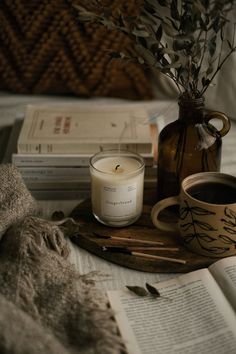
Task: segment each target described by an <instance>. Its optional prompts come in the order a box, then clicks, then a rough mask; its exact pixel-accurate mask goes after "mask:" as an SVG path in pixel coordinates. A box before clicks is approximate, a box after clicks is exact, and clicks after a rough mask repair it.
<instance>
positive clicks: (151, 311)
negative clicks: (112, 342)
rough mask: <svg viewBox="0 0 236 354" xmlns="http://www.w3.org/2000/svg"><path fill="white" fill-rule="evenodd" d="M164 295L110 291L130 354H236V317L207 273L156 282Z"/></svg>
mask: <svg viewBox="0 0 236 354" xmlns="http://www.w3.org/2000/svg"><path fill="white" fill-rule="evenodd" d="M156 286H157V288H158V290H159V291H160V294H161V295H162V297H158V298H153V297H151V296H147V297H139V296H137V295H135V294H133V293H131V292H130V291H129V290H128V289H125V290H118V291H108V298H109V301H110V304H111V307H112V308H113V309H114V312H115V318H116V321H117V323H118V327H119V329H120V332H121V336H122V337H123V339H124V341H125V343H126V346H127V351H128V353H129V354H159V353H160V354H171V353H175V354H176V353H179V354H187V353H188V354H189V353H191V354H194V353H196V354H199V353H201V354H204V353H207V354H209V353H214V354H222V353H224V354H225V353H235V352H236V316H235V313H234V311H233V309H232V307H231V305H230V304H229V302H228V301H227V299H226V298H225V297H224V294H223V293H222V292H221V290H220V287H219V286H218V285H217V283H216V281H215V280H214V278H213V276H212V275H211V273H210V272H209V271H208V270H207V269H202V270H199V271H195V272H192V273H188V274H184V275H182V276H180V277H178V278H174V279H171V280H167V281H165V282H162V283H158V284H156Z"/></svg>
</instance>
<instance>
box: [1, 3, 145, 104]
mask: <svg viewBox="0 0 236 354" xmlns="http://www.w3.org/2000/svg"><path fill="white" fill-rule="evenodd" d="M77 3H78V0H77ZM106 3H108V4H109V5H110V6H111V7H112V9H113V10H114V11H115V10H116V9H117V8H118V7H123V10H124V11H126V12H130V13H133V12H134V11H136V10H137V1H135V0H126V1H125V0H118V1H117V0H115V1H106ZM74 4H75V1H73V0H40V1H38V0H30V1H29V0H1V1H0V23H1V30H0V41H1V46H0V89H1V90H7V91H11V92H15V93H30V94H46V93H53V94H74V95H77V96H81V97H92V96H93V97H94V96H106V97H109V96H112V97H123V98H130V99H147V98H150V97H151V88H150V84H149V80H148V78H147V76H146V73H145V72H144V70H143V68H142V67H141V66H140V65H138V64H137V63H134V62H127V61H126V62H124V61H122V60H114V59H113V60H111V57H110V55H108V52H109V50H111V51H122V49H123V48H124V47H126V48H129V47H130V41H129V39H128V38H127V37H126V36H125V35H124V34H122V33H120V32H117V31H113V30H112V31H111V30H107V29H106V28H104V27H103V26H101V25H98V24H88V23H79V21H78V19H77V11H76V9H75V7H74Z"/></svg>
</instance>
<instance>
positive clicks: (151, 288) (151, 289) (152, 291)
mask: <svg viewBox="0 0 236 354" xmlns="http://www.w3.org/2000/svg"><path fill="white" fill-rule="evenodd" d="M145 285H146V288H147V290H148V292H149V293H150V294H151V295H152V296H155V297H160V296H161V294H160V293H159V291H158V290H157V288H155V287H154V286H152V285H150V284H148V283H146V284H145Z"/></svg>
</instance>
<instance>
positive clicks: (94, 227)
mask: <svg viewBox="0 0 236 354" xmlns="http://www.w3.org/2000/svg"><path fill="white" fill-rule="evenodd" d="M150 213H151V206H148V205H144V208H143V213H142V215H141V217H140V218H139V220H138V221H137V222H135V223H134V224H133V225H131V226H128V227H123V228H113V227H108V226H105V225H103V224H101V223H99V222H98V221H97V220H96V219H95V218H94V216H93V215H92V211H91V204H90V201H85V202H83V203H81V204H79V205H78V206H77V207H76V208H75V209H74V210H73V211H72V213H71V215H70V216H71V217H73V218H74V219H75V220H76V221H78V222H80V224H81V227H80V228H79V229H80V231H79V233H78V234H76V235H73V236H72V237H71V240H72V241H73V242H74V243H75V244H77V245H78V246H79V247H82V248H84V249H86V250H88V251H90V252H92V253H94V254H96V255H97V256H99V257H102V258H104V259H106V260H108V261H110V262H113V263H116V264H119V265H121V266H124V267H128V268H132V269H136V270H140V271H146V272H153V273H158V272H161V273H184V272H189V271H191V270H195V269H199V268H203V267H207V266H209V265H210V264H211V263H213V262H215V261H216V258H209V257H204V256H200V255H197V254H194V253H192V252H190V251H188V250H187V249H186V248H185V246H184V245H183V244H182V243H181V240H180V238H179V237H178V235H176V234H170V233H164V232H162V231H159V230H157V229H156V228H155V227H154V226H153V225H152V222H151V218H150ZM167 217H170V218H171V219H172V220H173V216H171V215H169V216H167ZM98 235H101V236H113V237H114V236H115V237H119V238H120V237H122V238H123V237H125V238H130V239H132V240H133V243H130V242H129V245H130V246H132V245H135V239H143V240H148V241H160V242H163V243H164V246H165V247H177V248H179V250H178V251H171V252H170V251H150V250H149V251H146V253H148V254H153V255H161V256H165V257H172V258H178V259H183V260H185V261H186V264H179V263H174V262H169V261H164V260H156V259H155V260H153V259H146V258H142V257H139V256H134V255H129V254H125V253H113V252H110V251H103V249H102V247H103V246H127V242H125V241H122V240H114V239H113V240H112V239H103V238H99V237H98ZM136 245H137V244H136ZM139 246H140V245H139ZM164 246H163V247H164Z"/></svg>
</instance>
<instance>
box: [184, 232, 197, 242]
mask: <svg viewBox="0 0 236 354" xmlns="http://www.w3.org/2000/svg"><path fill="white" fill-rule="evenodd" d="M194 238H195V234H186V235H184V236H183V241H184V243H190V242H192V241H193V240H194Z"/></svg>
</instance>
